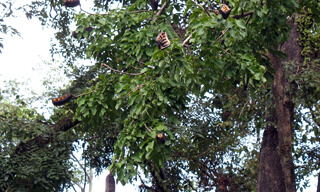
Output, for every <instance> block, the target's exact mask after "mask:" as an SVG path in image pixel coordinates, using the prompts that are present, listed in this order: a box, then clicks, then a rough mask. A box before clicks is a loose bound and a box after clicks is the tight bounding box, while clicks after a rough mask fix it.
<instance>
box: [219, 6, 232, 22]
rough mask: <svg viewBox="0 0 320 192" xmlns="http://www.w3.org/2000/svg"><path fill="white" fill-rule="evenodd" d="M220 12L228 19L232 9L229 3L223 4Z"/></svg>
mask: <svg viewBox="0 0 320 192" xmlns="http://www.w3.org/2000/svg"><path fill="white" fill-rule="evenodd" d="M219 12H220V14H221V15H222V18H223V19H227V18H228V17H229V14H230V12H231V9H230V8H229V7H228V5H226V4H223V5H222V6H221V8H220V9H219Z"/></svg>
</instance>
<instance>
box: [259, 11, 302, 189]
mask: <svg viewBox="0 0 320 192" xmlns="http://www.w3.org/2000/svg"><path fill="white" fill-rule="evenodd" d="M288 24H289V25H290V26H291V32H290V36H289V40H288V41H286V42H285V43H283V44H282V45H281V46H280V47H279V49H278V50H279V51H283V52H284V53H285V54H286V55H287V57H286V58H285V59H281V58H279V57H277V56H276V55H275V54H272V53H269V58H270V61H271V64H272V65H273V67H274V69H275V74H274V81H273V85H272V92H273V99H274V107H275V126H276V130H277V136H278V142H277V145H278V147H277V149H278V150H277V151H278V154H279V157H280V165H281V170H282V173H283V184H284V186H283V187H284V190H272V191H279V192H280V191H283V192H294V191H296V184H295V174H294V164H293V156H292V132H293V129H292V126H293V115H294V103H293V102H292V100H291V97H292V95H293V94H294V91H293V90H291V88H292V85H294V84H293V82H289V81H288V79H286V76H285V75H286V74H285V65H286V64H288V63H296V64H301V63H303V57H302V56H301V51H302V48H301V47H300V46H299V32H298V24H297V23H296V22H295V16H292V17H291V18H289V19H288ZM265 151H268V148H263V146H262V147H261V152H260V153H261V154H263V153H264V152H265ZM261 154H260V155H261ZM261 158H262V157H260V160H261ZM263 163H267V164H268V165H261V166H260V165H259V174H262V173H260V172H261V171H263V170H260V167H263V166H270V168H271V169H279V167H277V166H272V164H273V163H274V162H266V161H263V160H261V161H260V164H263ZM273 172H274V173H276V170H273V171H272V172H271V173H273ZM271 173H270V174H271ZM270 177H272V176H270ZM279 177H280V176H279V175H275V177H273V178H270V179H271V181H269V180H268V179H266V178H264V177H262V176H260V177H258V178H259V179H260V180H258V185H257V186H258V187H259V186H265V185H273V183H274V182H276V180H277V179H279ZM268 178H269V177H268ZM258 189H260V190H257V191H263V192H270V190H265V189H263V188H261V187H260V188H258Z"/></svg>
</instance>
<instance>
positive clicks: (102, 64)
mask: <svg viewBox="0 0 320 192" xmlns="http://www.w3.org/2000/svg"><path fill="white" fill-rule="evenodd" d="M101 66H106V67H107V68H108V69H110V70H111V71H114V72H117V73H120V74H126V75H132V76H138V75H142V74H145V73H146V71H145V72H142V73H126V72H122V71H119V70H117V69H113V68H111V67H110V66H109V65H107V64H105V63H101Z"/></svg>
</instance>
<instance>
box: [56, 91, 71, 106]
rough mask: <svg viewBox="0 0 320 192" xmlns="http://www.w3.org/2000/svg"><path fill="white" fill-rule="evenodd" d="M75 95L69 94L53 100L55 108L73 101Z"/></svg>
mask: <svg viewBox="0 0 320 192" xmlns="http://www.w3.org/2000/svg"><path fill="white" fill-rule="evenodd" d="M72 97H73V95H72V94H71V93H67V94H65V95H63V96H62V97H58V98H53V99H52V104H53V105H55V106H59V105H63V104H65V103H67V102H68V101H70V100H71V99H72Z"/></svg>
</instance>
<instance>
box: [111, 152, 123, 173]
mask: <svg viewBox="0 0 320 192" xmlns="http://www.w3.org/2000/svg"><path fill="white" fill-rule="evenodd" d="M121 155H122V154H120V156H119V159H118V161H117V163H119V162H120V160H121ZM115 168H116V166H114V167H113V168H112V169H111V170H110V173H112V172H113V170H114V169H115Z"/></svg>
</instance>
